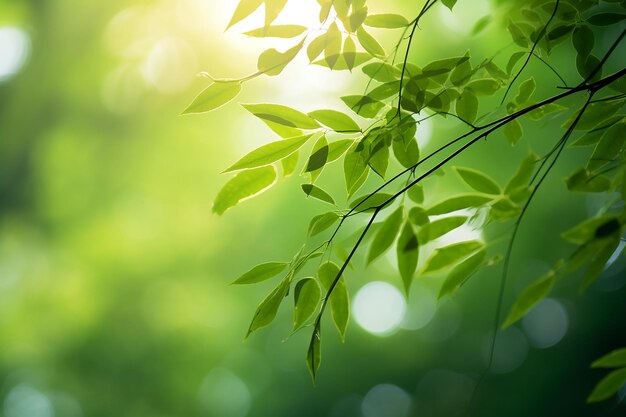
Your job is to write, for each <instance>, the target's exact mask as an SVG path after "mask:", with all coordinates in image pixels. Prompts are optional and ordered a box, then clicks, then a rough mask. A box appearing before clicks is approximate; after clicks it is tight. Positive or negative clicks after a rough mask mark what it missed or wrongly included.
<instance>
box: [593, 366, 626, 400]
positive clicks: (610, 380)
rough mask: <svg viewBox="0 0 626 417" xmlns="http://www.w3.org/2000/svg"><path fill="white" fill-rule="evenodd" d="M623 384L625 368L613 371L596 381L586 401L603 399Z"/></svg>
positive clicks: (624, 382) (625, 376)
mask: <svg viewBox="0 0 626 417" xmlns="http://www.w3.org/2000/svg"><path fill="white" fill-rule="evenodd" d="M624 384H626V368H621V369H618V370H616V371H613V372H611V373H610V374H608V375H607V376H605V377H604V378H602V380H600V382H598V384H597V385H596V386H595V388H594V389H593V391H592V392H591V395H589V397H588V398H587V402H588V403H596V402H600V401H604V400H606V399H607V398H609V397H611V396H612V395H614V394H615V393H616V392H617V391H618V390H619V389H620V388H622V387H623V386H624Z"/></svg>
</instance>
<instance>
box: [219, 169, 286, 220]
mask: <svg viewBox="0 0 626 417" xmlns="http://www.w3.org/2000/svg"><path fill="white" fill-rule="evenodd" d="M274 181H276V170H275V169H274V167H273V166H266V167H262V168H256V169H252V170H248V171H242V172H239V173H238V174H236V175H235V176H234V177H233V178H231V179H230V180H229V181H228V182H227V183H226V184H225V185H224V187H222V189H221V190H220V192H219V193H218V194H217V197H216V198H215V201H214V202H213V213H216V214H223V213H224V212H225V211H226V210H228V209H229V208H231V207H233V206H235V205H237V204H238V203H240V202H241V201H243V200H246V199H248V198H251V197H253V196H255V195H257V194H260V193H261V192H262V191H264V190H266V189H268V188H269V187H270V186H271V185H272V184H274Z"/></svg>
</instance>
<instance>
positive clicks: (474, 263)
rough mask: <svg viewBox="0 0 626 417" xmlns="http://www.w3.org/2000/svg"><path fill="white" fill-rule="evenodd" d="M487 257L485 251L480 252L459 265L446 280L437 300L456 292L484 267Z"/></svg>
mask: <svg viewBox="0 0 626 417" xmlns="http://www.w3.org/2000/svg"><path fill="white" fill-rule="evenodd" d="M486 255H487V252H486V251H485V250H480V251H478V252H476V254H474V255H472V256H470V257H469V258H467V259H466V260H465V261H463V262H461V263H460V264H458V265H457V266H456V267H455V268H454V269H453V270H452V271H451V272H450V273H449V274H448V276H447V277H446V280H445V281H444V282H443V284H442V285H441V289H440V290H439V295H438V296H437V298H441V297H443V296H445V295H448V294H451V293H453V292H454V291H456V290H457V289H458V288H459V287H460V286H461V285H462V284H463V283H464V282H465V281H467V280H468V279H469V277H471V276H472V274H474V273H475V272H476V271H477V270H478V269H479V268H480V267H481V266H482V265H483V263H484V261H485V256H486Z"/></svg>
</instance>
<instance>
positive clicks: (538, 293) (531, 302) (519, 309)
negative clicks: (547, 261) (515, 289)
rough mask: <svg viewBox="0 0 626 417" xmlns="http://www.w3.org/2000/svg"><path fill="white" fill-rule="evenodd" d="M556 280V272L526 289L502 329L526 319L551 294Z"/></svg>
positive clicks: (549, 273) (543, 277)
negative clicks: (523, 318) (527, 314)
mask: <svg viewBox="0 0 626 417" xmlns="http://www.w3.org/2000/svg"><path fill="white" fill-rule="evenodd" d="M555 280H556V275H555V274H554V271H550V272H548V273H547V274H546V275H544V276H542V277H541V278H539V279H537V280H536V281H535V282H533V283H532V284H530V285H529V286H528V287H526V289H525V290H524V291H522V293H521V294H520V295H519V297H517V300H515V303H514V304H513V306H512V307H511V311H509V315H508V316H507V318H506V320H505V321H504V324H503V325H502V327H503V328H507V327H509V326H510V325H512V324H513V323H515V322H516V321H518V320H519V319H521V318H522V317H524V316H525V315H526V313H528V312H529V311H530V310H531V309H532V308H533V307H534V306H535V305H536V304H537V303H538V302H539V301H541V300H543V299H544V298H546V297H547V296H548V294H550V291H551V290H552V287H553V286H554V281H555Z"/></svg>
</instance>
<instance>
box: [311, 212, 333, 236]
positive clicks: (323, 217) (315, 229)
mask: <svg viewBox="0 0 626 417" xmlns="http://www.w3.org/2000/svg"><path fill="white" fill-rule="evenodd" d="M337 220H339V215H338V214H337V213H335V212H334V211H331V212H329V213H324V214H320V215H318V216H315V217H313V219H311V223H309V236H315V235H317V234H320V233H322V232H323V231H324V230H326V229H328V228H329V227H330V226H332V225H333V224H335V223H336V222H337Z"/></svg>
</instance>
